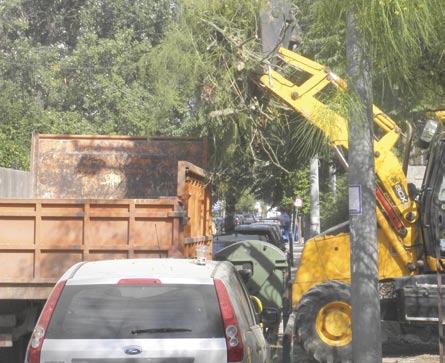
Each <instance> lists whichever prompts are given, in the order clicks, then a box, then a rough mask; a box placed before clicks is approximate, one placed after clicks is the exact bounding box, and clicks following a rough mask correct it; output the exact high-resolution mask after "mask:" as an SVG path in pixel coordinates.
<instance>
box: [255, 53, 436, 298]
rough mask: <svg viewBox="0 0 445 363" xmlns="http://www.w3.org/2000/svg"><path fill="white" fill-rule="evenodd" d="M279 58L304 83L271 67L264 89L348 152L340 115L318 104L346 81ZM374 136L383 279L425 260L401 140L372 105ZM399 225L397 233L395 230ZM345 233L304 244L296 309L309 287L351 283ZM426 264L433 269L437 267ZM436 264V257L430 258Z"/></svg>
mask: <svg viewBox="0 0 445 363" xmlns="http://www.w3.org/2000/svg"><path fill="white" fill-rule="evenodd" d="M278 55H279V57H280V58H281V60H282V61H283V62H285V63H287V64H288V65H290V66H292V67H295V68H297V69H298V70H300V71H304V72H306V74H307V77H305V81H303V82H302V83H301V84H299V85H297V84H295V83H294V82H292V81H290V80H288V79H286V78H285V77H284V76H282V75H281V74H280V73H278V72H276V71H274V70H272V69H270V70H269V73H268V74H264V75H263V76H262V77H261V83H262V85H263V87H265V88H266V89H268V90H269V91H270V92H272V93H273V94H275V95H276V96H277V97H278V98H280V99H281V100H283V101H284V102H285V103H287V104H288V105H289V106H290V107H292V108H293V109H294V110H295V111H297V112H298V113H300V114H301V115H303V116H304V117H305V118H306V120H308V122H310V123H312V124H313V125H315V126H316V127H318V128H319V129H320V130H322V131H323V132H324V133H325V135H326V136H327V137H328V138H329V140H330V141H331V142H332V144H333V145H334V147H335V148H336V149H337V151H338V150H340V149H345V150H347V148H348V125H347V121H346V119H345V118H344V117H342V116H341V115H339V114H338V113H336V112H335V111H333V110H331V109H330V108H329V107H328V106H327V105H325V104H323V103H322V102H321V101H319V99H320V97H318V98H317V96H319V94H320V92H321V91H323V89H325V88H326V87H327V86H328V85H329V84H333V85H334V86H335V87H337V88H338V89H339V90H345V89H346V82H345V81H343V80H342V79H340V78H339V77H338V76H336V75H335V74H333V73H332V72H331V71H330V70H329V69H327V68H325V67H323V66H321V65H320V64H318V63H316V62H314V61H312V60H310V59H307V58H305V57H303V56H301V55H299V54H296V53H294V52H292V51H289V50H287V49H284V48H281V49H280V50H279V51H278ZM373 113H374V123H375V130H376V135H378V137H376V138H375V141H374V152H375V173H376V180H377V186H378V188H379V190H380V191H381V196H380V197H381V198H380V199H379V198H377V200H378V202H377V209H376V214H377V222H378V235H377V238H378V252H379V275H380V278H381V279H390V278H397V277H401V276H405V275H410V274H415V273H416V271H417V269H416V262H417V261H418V260H419V259H421V258H423V256H422V255H423V246H422V244H421V243H419V242H418V239H419V236H418V232H417V228H416V222H417V220H418V217H419V214H418V210H417V205H416V203H415V201H413V200H411V199H410V198H409V196H408V185H407V177H406V175H405V173H404V170H403V166H402V163H401V162H400V161H399V159H398V158H397V156H396V155H395V154H394V152H393V149H394V147H395V145H396V143H397V142H398V140H399V138H400V136H401V130H400V128H399V127H398V126H397V124H396V123H395V122H394V121H393V120H392V119H391V118H389V117H388V116H387V115H385V114H384V113H383V112H382V111H381V110H380V109H379V108H377V107H376V106H374V107H373ZM394 219H396V220H397V221H398V223H399V224H398V227H399V230H397V229H396V228H395V224H394V222H393V221H394ZM349 247H350V246H349V234H348V233H340V234H337V235H326V236H323V235H320V236H316V237H315V238H312V239H310V240H308V241H307V242H306V243H305V246H304V249H303V252H302V255H301V258H300V263H299V267H298V270H297V273H296V277H295V281H294V282H293V286H292V305H293V306H294V307H296V306H297V305H298V303H299V301H300V299H301V297H302V295H303V294H305V293H306V292H307V291H308V290H309V289H310V288H311V287H313V286H314V285H317V284H319V283H322V282H324V281H327V280H339V281H344V282H348V283H349V282H350V279H351V275H350V248H349ZM426 260H427V261H425V262H427V265H429V266H430V267H431V269H433V270H434V265H435V263H432V262H431V263H429V262H430V261H428V259H426ZM433 260H434V259H433Z"/></svg>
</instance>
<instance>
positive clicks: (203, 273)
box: [62, 258, 225, 285]
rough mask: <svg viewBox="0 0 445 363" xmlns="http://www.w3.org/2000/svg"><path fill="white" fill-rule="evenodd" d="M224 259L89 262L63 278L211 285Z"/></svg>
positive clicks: (70, 281) (71, 280)
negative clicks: (199, 262) (142, 280)
mask: <svg viewBox="0 0 445 363" xmlns="http://www.w3.org/2000/svg"><path fill="white" fill-rule="evenodd" d="M224 264H225V263H224V262H217V261H207V263H206V264H205V265H198V264H197V263H196V260H194V259H174V258H143V259H126V260H103V261H88V262H83V263H79V264H77V265H74V266H73V267H72V268H71V269H70V270H68V271H67V272H66V273H65V275H64V276H63V277H62V279H65V280H68V281H67V284H68V285H79V284H102V283H103V284H107V283H110V284H112V283H117V282H118V281H119V280H121V279H131V278H153V279H160V280H161V282H162V283H189V284H213V275H214V273H215V270H216V268H217V267H218V266H220V265H221V267H222V268H223V269H224V266H223V265H224Z"/></svg>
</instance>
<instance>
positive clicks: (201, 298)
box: [47, 285, 224, 339]
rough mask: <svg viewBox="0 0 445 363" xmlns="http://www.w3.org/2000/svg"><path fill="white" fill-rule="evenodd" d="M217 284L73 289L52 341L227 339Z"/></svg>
mask: <svg viewBox="0 0 445 363" xmlns="http://www.w3.org/2000/svg"><path fill="white" fill-rule="evenodd" d="M223 336H224V330H223V326H222V322H221V313H220V311H219V304H218V300H217V297H216V292H215V288H214V286H213V285H149V286H145V285H137V286H134V285H131V286H125V285H71V286H70V285H68V286H66V287H65V289H64V290H63V293H62V295H61V297H60V300H59V302H58V303H57V307H56V310H55V312H54V315H53V317H52V318H51V322H50V325H49V327H48V333H47V337H48V338H49V339H149V338H212V337H223Z"/></svg>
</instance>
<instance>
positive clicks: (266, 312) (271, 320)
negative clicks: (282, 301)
mask: <svg viewBox="0 0 445 363" xmlns="http://www.w3.org/2000/svg"><path fill="white" fill-rule="evenodd" d="M279 321H280V311H279V310H278V309H277V308H273V307H266V308H264V309H263V311H262V312H261V322H262V323H263V324H264V325H265V326H266V327H269V326H273V325H276V324H278V323H279Z"/></svg>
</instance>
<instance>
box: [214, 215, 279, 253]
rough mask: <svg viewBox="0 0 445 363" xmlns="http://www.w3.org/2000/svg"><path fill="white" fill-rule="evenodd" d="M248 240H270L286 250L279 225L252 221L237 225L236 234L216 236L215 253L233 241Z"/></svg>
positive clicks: (269, 241)
mask: <svg viewBox="0 0 445 363" xmlns="http://www.w3.org/2000/svg"><path fill="white" fill-rule="evenodd" d="M247 240H257V241H263V242H268V243H270V244H273V245H274V246H277V247H278V248H280V249H281V250H282V251H285V250H286V245H285V243H284V240H283V238H282V235H281V230H280V226H279V225H276V224H263V223H252V224H240V225H238V226H236V227H235V233H234V234H229V235H221V236H215V237H214V239H213V254H215V253H217V252H218V251H219V250H221V249H222V248H224V247H227V246H230V245H231V244H232V243H236V242H240V241H247Z"/></svg>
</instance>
